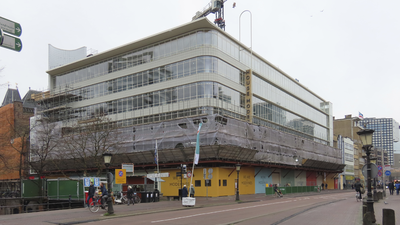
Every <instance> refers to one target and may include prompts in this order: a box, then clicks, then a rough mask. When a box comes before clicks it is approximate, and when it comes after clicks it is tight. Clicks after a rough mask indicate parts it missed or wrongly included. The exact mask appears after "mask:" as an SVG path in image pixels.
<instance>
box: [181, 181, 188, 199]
mask: <svg viewBox="0 0 400 225" xmlns="http://www.w3.org/2000/svg"><path fill="white" fill-rule="evenodd" d="M187 196H188V189H187V188H186V184H185V185H183V189H182V198H186V197H187Z"/></svg>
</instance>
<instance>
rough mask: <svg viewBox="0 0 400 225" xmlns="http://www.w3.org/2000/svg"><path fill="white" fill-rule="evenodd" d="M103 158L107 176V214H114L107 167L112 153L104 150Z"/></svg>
mask: <svg viewBox="0 0 400 225" xmlns="http://www.w3.org/2000/svg"><path fill="white" fill-rule="evenodd" d="M103 158H104V165H106V176H107V189H108V198H107V205H108V214H114V207H113V205H112V197H111V180H110V176H109V171H108V167H109V166H110V162H111V158H112V154H111V153H110V152H108V151H107V152H105V153H104V154H103Z"/></svg>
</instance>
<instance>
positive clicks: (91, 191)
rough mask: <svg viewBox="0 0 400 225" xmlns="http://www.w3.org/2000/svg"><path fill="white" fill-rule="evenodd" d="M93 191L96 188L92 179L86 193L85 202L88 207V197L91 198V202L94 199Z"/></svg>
mask: <svg viewBox="0 0 400 225" xmlns="http://www.w3.org/2000/svg"><path fill="white" fill-rule="evenodd" d="M95 192H96V188H95V187H94V185H93V181H92V182H90V186H89V193H88V197H87V199H86V203H87V206H88V207H89V199H92V202H93V201H94V199H93V196H94V193H95Z"/></svg>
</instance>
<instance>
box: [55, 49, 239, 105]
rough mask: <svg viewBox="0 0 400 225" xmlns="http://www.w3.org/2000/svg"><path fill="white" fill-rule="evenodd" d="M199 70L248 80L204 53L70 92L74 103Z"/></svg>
mask: <svg viewBox="0 0 400 225" xmlns="http://www.w3.org/2000/svg"><path fill="white" fill-rule="evenodd" d="M199 73H214V74H218V75H221V76H224V77H226V78H228V79H230V80H232V81H234V82H236V83H239V84H243V83H244V76H243V73H242V72H241V71H240V70H238V69H236V68H235V67H232V66H231V65H229V64H227V63H225V62H224V61H222V60H220V59H218V58H215V57H211V56H200V57H196V58H192V59H188V60H184V61H181V62H177V63H172V64H169V65H165V66H161V67H157V68H154V69H150V70H147V71H143V72H139V73H135V74H130V75H128V76H124V77H120V78H117V79H113V80H109V81H106V82H102V83H98V84H95V85H91V86H87V87H84V88H79V89H76V90H73V91H71V92H70V94H72V96H73V97H71V98H70V102H76V101H82V100H87V99H92V98H97V97H101V96H105V95H109V94H113V93H117V92H121V91H126V90H131V89H135V88H138V87H143V86H147V85H152V84H156V83H160V82H165V81H169V80H174V79H178V78H181V77H186V76H192V75H196V74H199ZM52 104H53V105H48V107H50V108H52V107H57V106H58V105H57V104H62V103H60V102H53V103H52Z"/></svg>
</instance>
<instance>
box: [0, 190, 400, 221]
mask: <svg viewBox="0 0 400 225" xmlns="http://www.w3.org/2000/svg"><path fill="white" fill-rule="evenodd" d="M343 192H354V190H351V189H350V190H344V191H343V190H325V191H322V192H321V193H316V192H308V193H300V194H287V195H285V196H287V197H299V196H315V195H320V194H326V193H332V194H333V193H343ZM387 193H388V192H387ZM235 199H236V196H224V197H214V198H211V197H209V198H206V197H196V205H195V207H196V208H198V207H210V206H217V205H228V204H238V203H237V202H236V201H235ZM272 199H276V197H274V196H273V195H272V196H271V195H268V196H266V195H265V194H253V195H240V200H241V203H245V202H255V201H268V200H272ZM398 200H400V196H396V195H387V198H386V199H384V200H379V202H376V203H374V208H375V215H376V219H377V223H378V224H382V209H383V208H390V209H394V210H395V212H396V211H398V212H400V204H399V203H397V202H396V201H398ZM384 201H386V203H388V204H385V203H384ZM187 209H189V208H187V207H182V203H181V201H177V200H175V201H168V200H167V198H166V197H164V198H161V199H160V202H151V203H140V204H135V205H133V206H132V205H130V206H127V205H114V211H115V214H116V215H115V216H112V217H105V216H103V214H104V213H105V212H106V211H104V210H101V209H100V211H99V212H97V213H91V212H90V211H89V209H87V208H79V209H70V210H62V211H61V210H58V211H47V212H37V213H26V214H15V215H6V216H1V217H0V224H43V223H44V222H46V223H53V224H79V223H85V222H94V221H98V220H103V219H112V218H117V217H126V216H134V215H138V214H152V213H157V212H165V211H178V210H187ZM361 210H362V207H360V214H359V215H361V213H362V211H361ZM399 216H400V215H396V218H400V217H399ZM397 220H398V219H397ZM399 224H400V223H399Z"/></svg>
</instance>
